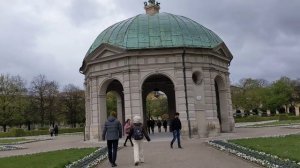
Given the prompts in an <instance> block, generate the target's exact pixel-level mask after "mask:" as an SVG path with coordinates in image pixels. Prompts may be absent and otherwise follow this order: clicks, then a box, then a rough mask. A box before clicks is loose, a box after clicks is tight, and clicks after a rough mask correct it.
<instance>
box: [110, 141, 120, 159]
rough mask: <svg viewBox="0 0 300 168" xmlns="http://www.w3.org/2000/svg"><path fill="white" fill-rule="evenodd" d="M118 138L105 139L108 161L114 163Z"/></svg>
mask: <svg viewBox="0 0 300 168" xmlns="http://www.w3.org/2000/svg"><path fill="white" fill-rule="evenodd" d="M118 143H119V140H107V150H108V159H109V162H110V163H116V159H117V151H118Z"/></svg>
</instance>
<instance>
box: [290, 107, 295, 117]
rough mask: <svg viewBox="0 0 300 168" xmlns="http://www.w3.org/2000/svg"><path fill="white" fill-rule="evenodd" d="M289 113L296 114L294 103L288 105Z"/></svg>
mask: <svg viewBox="0 0 300 168" xmlns="http://www.w3.org/2000/svg"><path fill="white" fill-rule="evenodd" d="M289 114H290V115H296V108H295V106H294V105H292V106H290V107H289Z"/></svg>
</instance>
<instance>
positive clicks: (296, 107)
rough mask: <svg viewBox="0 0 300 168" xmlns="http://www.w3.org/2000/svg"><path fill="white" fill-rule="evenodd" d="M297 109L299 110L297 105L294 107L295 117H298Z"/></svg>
mask: <svg viewBox="0 0 300 168" xmlns="http://www.w3.org/2000/svg"><path fill="white" fill-rule="evenodd" d="M299 108H300V107H299V106H297V105H296V106H295V113H296V116H299Z"/></svg>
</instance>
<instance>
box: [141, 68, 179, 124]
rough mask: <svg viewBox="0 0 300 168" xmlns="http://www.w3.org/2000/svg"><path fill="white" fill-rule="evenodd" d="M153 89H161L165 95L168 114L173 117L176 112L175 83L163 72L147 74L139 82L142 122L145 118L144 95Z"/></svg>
mask: <svg viewBox="0 0 300 168" xmlns="http://www.w3.org/2000/svg"><path fill="white" fill-rule="evenodd" d="M154 90H157V91H162V92H164V93H165V95H166V96H167V99H168V114H169V116H170V117H173V116H174V113H175V112H176V100H175V85H174V82H173V80H172V78H171V77H170V76H169V75H166V74H164V73H151V74H148V75H146V76H145V77H144V78H143V80H142V82H141V91H142V105H143V116H144V117H143V119H144V123H145V122H146V120H147V117H146V116H147V111H146V97H147V95H148V94H149V93H150V92H152V91H154Z"/></svg>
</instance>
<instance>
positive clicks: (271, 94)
mask: <svg viewBox="0 0 300 168" xmlns="http://www.w3.org/2000/svg"><path fill="white" fill-rule="evenodd" d="M292 94H293V87H292V85H291V84H290V82H289V80H288V79H287V78H281V79H280V80H277V81H275V82H274V83H273V84H272V85H271V87H270V88H269V89H268V91H267V94H266V97H267V99H266V107H267V108H268V109H271V110H276V109H279V108H281V107H282V106H284V105H287V104H289V103H290V101H291V97H292Z"/></svg>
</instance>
